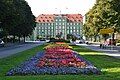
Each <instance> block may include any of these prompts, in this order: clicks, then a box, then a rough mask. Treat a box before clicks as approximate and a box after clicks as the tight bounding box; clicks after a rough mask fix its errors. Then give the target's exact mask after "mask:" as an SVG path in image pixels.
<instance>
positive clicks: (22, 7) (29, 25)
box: [0, 0, 35, 38]
mask: <svg viewBox="0 0 120 80" xmlns="http://www.w3.org/2000/svg"><path fill="white" fill-rule="evenodd" d="M0 2H1V4H2V5H0V6H1V8H0V9H2V8H3V9H4V11H3V12H2V13H0V14H3V13H4V14H5V15H4V16H1V15H0V17H2V18H1V20H0V21H1V22H2V25H1V28H2V29H3V31H4V33H5V34H6V36H7V35H13V36H14V38H15V36H17V37H19V38H20V37H26V36H29V35H30V34H32V32H33V29H34V27H35V17H34V15H33V14H32V11H31V9H30V7H29V5H28V3H27V2H26V1H25V0H1V1H0ZM4 7H5V8H4Z"/></svg>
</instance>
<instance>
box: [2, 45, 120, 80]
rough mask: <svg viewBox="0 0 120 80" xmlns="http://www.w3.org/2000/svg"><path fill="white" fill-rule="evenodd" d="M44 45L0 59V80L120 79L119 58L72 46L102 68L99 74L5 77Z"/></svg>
mask: <svg viewBox="0 0 120 80" xmlns="http://www.w3.org/2000/svg"><path fill="white" fill-rule="evenodd" d="M43 47H44V46H38V47H36V48H33V49H30V50H27V51H24V52H21V53H19V54H16V55H14V56H11V57H7V58H5V59H1V60H0V80H120V59H115V58H113V57H109V56H105V55H103V53H100V52H95V51H92V50H89V49H86V48H83V47H79V46H73V49H74V50H75V51H78V52H79V53H80V54H81V55H82V56H83V57H84V58H85V59H87V60H89V61H91V62H92V63H93V64H94V65H95V66H96V67H98V68H99V69H101V70H102V74H101V75H36V76H12V77H6V76H4V75H5V73H6V72H7V71H8V70H9V69H11V68H12V67H14V66H15V65H18V64H20V63H21V62H23V61H24V60H26V59H27V58H29V57H30V56H32V55H34V54H35V53H36V52H38V51H40V50H42V48H43Z"/></svg>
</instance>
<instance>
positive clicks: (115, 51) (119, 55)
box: [77, 44, 120, 59]
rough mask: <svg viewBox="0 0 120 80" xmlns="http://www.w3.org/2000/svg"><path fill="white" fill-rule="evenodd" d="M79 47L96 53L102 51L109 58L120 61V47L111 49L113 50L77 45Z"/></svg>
mask: <svg viewBox="0 0 120 80" xmlns="http://www.w3.org/2000/svg"><path fill="white" fill-rule="evenodd" d="M77 45H80V46H84V47H86V48H89V49H91V50H94V51H102V52H104V53H105V54H106V55H108V56H113V57H116V58H119V59H120V47H114V48H113V47H111V48H106V49H101V48H100V47H99V45H94V44H91V45H87V44H77Z"/></svg>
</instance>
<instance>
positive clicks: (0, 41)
mask: <svg viewBox="0 0 120 80" xmlns="http://www.w3.org/2000/svg"><path fill="white" fill-rule="evenodd" d="M4 45H5V43H4V41H2V40H1V39H0V46H2V47H3V46H4Z"/></svg>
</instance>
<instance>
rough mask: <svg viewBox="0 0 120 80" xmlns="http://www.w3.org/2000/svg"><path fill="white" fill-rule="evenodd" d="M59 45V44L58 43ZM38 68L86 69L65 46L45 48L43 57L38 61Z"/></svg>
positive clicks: (83, 63) (84, 64)
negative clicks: (63, 67) (64, 67)
mask: <svg viewBox="0 0 120 80" xmlns="http://www.w3.org/2000/svg"><path fill="white" fill-rule="evenodd" d="M58 45H59V43H58ZM37 66H38V67H45V66H50V67H62V66H66V67H69V66H73V67H86V66H87V65H86V63H85V62H83V61H82V60H81V59H79V58H77V57H76V56H75V54H74V53H73V51H72V50H70V49H68V47H66V46H56V47H51V48H47V49H46V51H45V55H44V56H43V57H42V58H41V59H40V60H39V62H38V64H37Z"/></svg>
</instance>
